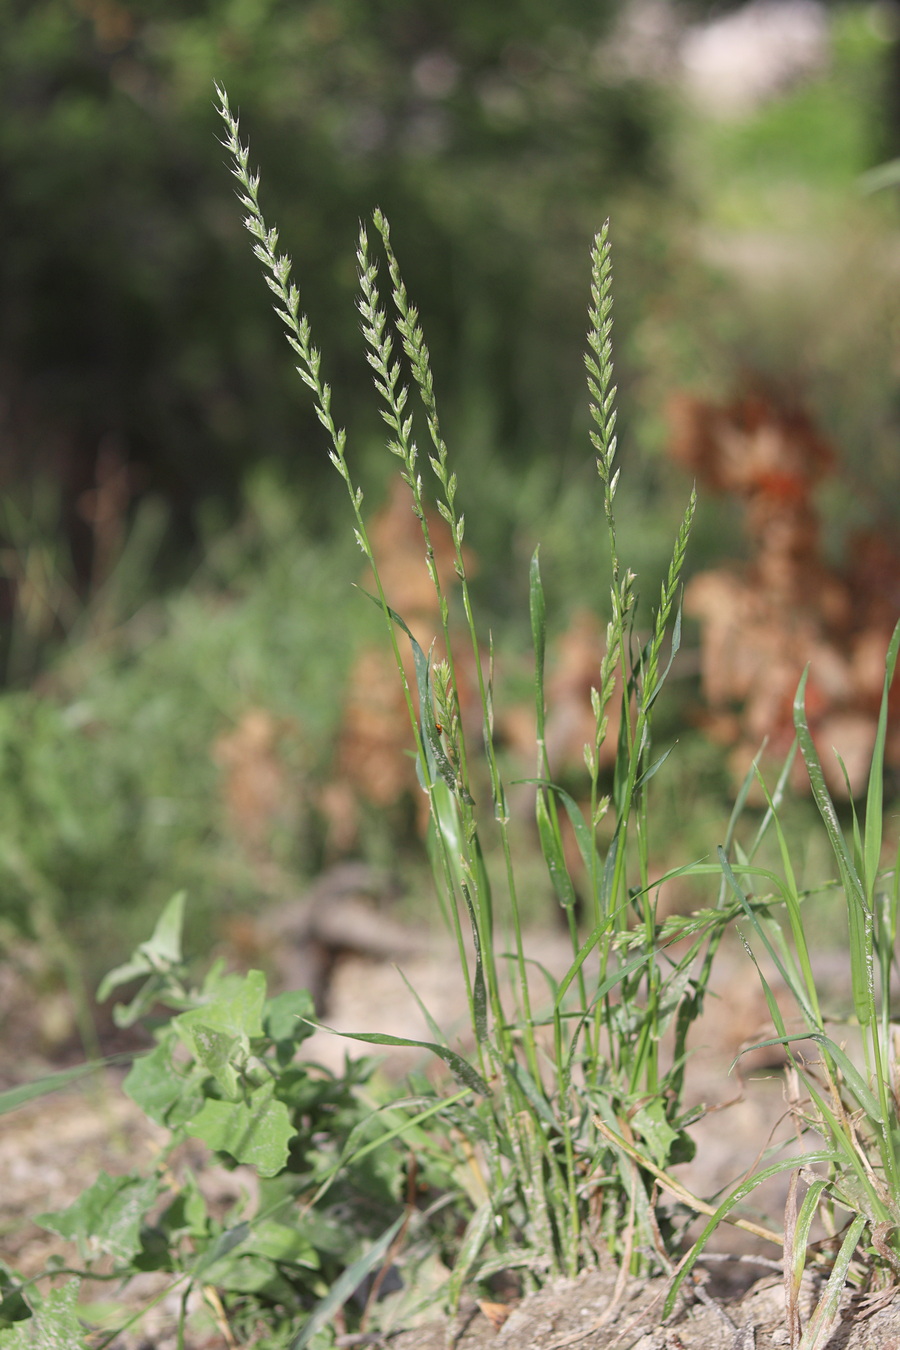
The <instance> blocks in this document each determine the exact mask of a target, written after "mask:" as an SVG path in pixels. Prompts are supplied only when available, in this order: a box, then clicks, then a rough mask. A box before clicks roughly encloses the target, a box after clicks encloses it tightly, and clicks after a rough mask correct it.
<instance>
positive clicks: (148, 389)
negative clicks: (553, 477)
mask: <svg viewBox="0 0 900 1350" xmlns="http://www.w3.org/2000/svg"><path fill="white" fill-rule="evenodd" d="M618 8H619V7H618V5H617V4H614V3H599V4H598V3H583V2H582V0H567V2H566V3H562V4H558V5H554V6H552V7H551V6H547V5H546V4H543V3H516V4H510V5H504V6H502V7H501V8H499V9H495V8H493V7H489V6H484V5H483V4H481V3H478V2H477V0H472V2H471V3H460V4H455V5H453V6H452V7H447V6H443V5H439V4H433V3H431V4H429V3H421V2H420V3H395V2H394V0H382V2H381V3H371V0H365V3H362V2H360V3H354V2H353V0H327V2H316V0H308V2H306V3H277V2H276V0H255V2H247V0H245V2H244V3H203V4H190V3H176V2H171V0H170V2H169V3H150V2H146V0H145V2H144V3H142V2H141V0H128V2H127V3H126V2H121V0H37V2H36V3H34V2H32V0H29V3H16V2H15V0H6V2H5V3H4V4H3V6H2V18H0V23H2V28H3V34H4V40H3V47H2V55H0V62H2V65H0V91H2V92H0V122H2V126H0V217H2V223H0V232H2V245H0V287H2V295H3V302H2V308H0V400H2V403H0V407H2V438H3V445H2V473H3V480H4V483H5V485H9V483H10V482H15V481H17V480H18V481H21V480H23V479H33V478H34V477H36V476H40V475H49V476H51V477H52V478H53V479H54V480H55V481H56V482H57V483H58V484H59V487H60V490H61V493H62V501H63V515H64V519H65V528H66V529H67V530H69V531H71V532H72V536H73V540H74V543H75V549H76V556H77V562H78V570H79V573H80V575H81V576H82V577H86V576H87V575H88V574H89V572H90V566H91V561H90V557H89V530H88V529H87V528H86V525H85V522H84V520H83V511H81V512H80V511H79V509H78V507H77V505H76V504H77V502H78V499H79V497H80V496H81V494H83V493H84V492H85V491H87V490H89V489H91V488H93V487H94V485H95V481H96V477H97V461H98V456H102V455H103V454H104V453H105V454H106V455H107V457H109V456H110V455H112V456H114V457H117V458H118V459H119V460H121V461H122V462H124V463H126V464H129V465H131V466H132V473H131V476H130V480H129V482H130V490H131V491H132V492H133V493H146V492H149V491H155V492H159V493H161V494H163V496H164V497H165V499H166V500H167V501H168V502H169V504H170V505H171V507H172V509H173V511H174V516H175V522H176V534H175V538H176V539H177V540H178V541H180V546H184V545H187V544H189V543H190V541H191V539H192V537H193V535H194V530H195V518H196V511H197V508H198V504H199V503H200V502H202V501H203V500H205V499H208V498H214V499H215V500H217V501H218V502H220V503H221V504H223V505H224V507H225V509H226V511H229V510H231V509H233V507H234V504H235V502H236V499H237V496H238V493H239V488H240V483H241V480H242V476H243V474H244V472H245V471H246V469H247V467H248V466H249V465H251V464H253V463H256V462H258V461H260V460H263V459H267V460H272V461H276V462H279V463H281V464H282V465H283V466H284V468H285V471H286V473H287V475H288V476H289V478H290V479H292V480H293V481H295V482H297V483H298V484H301V485H302V489H303V494H304V497H306V498H307V499H308V500H309V501H310V503H313V502H314V503H315V508H314V512H313V514H314V516H315V518H316V519H317V520H319V521H321V520H322V518H323V517H322V502H323V498H325V497H328V496H330V495H331V494H332V489H333V488H334V484H333V483H332V481H331V473H330V468H329V466H328V464H327V460H326V459H325V457H324V454H323V451H322V445H321V439H320V436H319V435H318V429H317V424H316V423H315V419H314V417H313V415H312V412H311V410H310V409H309V408H308V407H307V406H305V403H304V400H303V398H302V396H301V391H300V390H299V387H298V385H297V382H296V376H295V375H294V373H293V370H292V367H291V364H290V362H289V360H285V350H284V348H283V347H282V346H281V345H280V343H281V341H282V340H281V338H280V336H279V333H278V331H277V326H276V325H274V324H273V321H272V318H271V311H270V308H269V304H268V296H267V293H266V291H265V289H264V287H263V286H262V285H261V282H260V278H259V275H258V273H257V271H256V268H255V265H254V263H253V261H252V259H251V258H250V255H249V248H248V246H247V241H246V236H243V235H242V230H241V222H240V215H241V213H240V208H239V206H238V205H237V204H236V202H235V200H234V198H233V195H232V192H231V188H232V186H233V184H232V180H231V179H230V177H229V175H228V172H227V169H226V168H224V167H223V161H224V153H223V152H220V151H219V149H218V148H217V146H216V143H215V139H214V138H215V137H216V136H217V135H218V134H219V133H218V128H217V121H216V117H215V115H214V111H213V100H214V91H213V81H214V80H216V79H217V80H219V81H221V82H223V83H224V84H225V85H226V86H227V88H228V90H229V94H230V97H231V100H232V104H233V106H234V107H235V108H236V109H240V110H242V112H243V113H244V117H245V121H244V127H245V130H246V132H247V133H249V134H251V135H252V142H253V144H252V155H253V160H254V162H255V163H259V164H261V165H262V166H263V170H264V173H263V204H264V208H265V209H266V212H267V214H268V215H269V217H270V219H271V220H272V221H277V222H278V224H279V227H280V229H281V232H282V238H283V240H284V245H285V247H287V248H289V250H290V251H291V252H292V254H293V255H294V256H295V257H296V258H297V260H298V279H299V280H300V283H301V286H302V293H303V302H304V307H305V308H306V309H307V311H308V312H309V313H310V315H311V316H312V318H313V322H314V328H315V333H316V340H317V342H318V343H319V344H320V345H321V347H322V348H323V350H324V351H326V352H327V353H328V358H327V359H328V376H329V378H330V379H332V380H333V382H334V384H335V386H336V388H337V389H338V391H339V393H340V411H339V416H342V417H345V418H350V420H351V423H353V421H354V419H355V418H356V419H357V426H358V429H359V430H361V431H362V433H363V434H364V435H368V434H370V433H374V432H375V430H377V427H376V425H375V424H374V422H368V423H367V422H366V421H365V416H364V415H363V416H362V420H361V422H360V421H359V419H358V416H357V412H356V410H357V408H359V407H364V406H365V407H368V406H370V400H369V398H368V383H367V381H368V375H367V372H366V369H365V366H364V363H363V361H362V359H361V355H360V351H359V343H358V338H357V331H356V328H355V325H354V322H353V295H354V289H355V276H354V272H353V262H352V260H353V252H354V247H355V236H356V223H357V220H358V219H360V218H366V217H367V216H368V215H369V214H370V212H371V210H372V208H373V206H375V205H380V206H381V207H382V208H383V209H384V211H385V212H386V213H387V214H388V216H389V218H391V219H392V220H393V221H395V222H396V224H395V241H396V247H397V249H398V251H399V254H400V257H401V259H402V262H403V265H404V268H405V271H406V274H407V281H408V285H409V287H410V290H411V292H412V294H413V295H414V296H415V297H416V300H417V303H418V304H419V306H420V308H421V310H422V312H423V313H424V314H427V316H428V329H429V338H430V341H431V344H432V347H433V349H434V350H433V354H434V357H435V362H436V365H437V366H438V368H439V369H440V371H441V375H442V382H443V385H444V387H445V392H446V395H447V400H448V404H449V406H450V408H451V409H453V410H455V409H456V408H457V403H458V399H459V396H460V392H459V391H460V390H461V389H462V387H463V386H464V385H465V386H466V388H467V391H468V392H467V397H468V398H469V400H470V401H472V400H474V401H478V400H479V397H481V402H482V404H483V406H485V407H487V408H488V409H489V415H490V427H489V429H488V430H487V432H486V433H485V434H489V436H490V439H491V441H492V445H493V449H494V451H495V452H496V453H497V454H498V455H501V456H511V455H513V454H516V455H520V456H522V455H524V456H526V457H527V456H529V455H531V454H533V453H535V450H536V448H537V447H539V446H542V445H546V444H548V443H551V442H554V441H555V442H557V443H558V439H559V434H558V428H559V424H560V420H561V418H560V411H561V408H562V407H564V406H565V400H566V397H567V395H568V393H569V391H570V390H573V389H575V388H577V381H578V380H579V379H580V375H579V371H578V365H577V361H576V362H574V363H573V362H572V361H571V360H570V359H569V357H570V348H571V346H572V341H573V336H574V340H575V341H576V342H577V341H579V340H580V339H579V336H578V335H579V334H580V329H581V327H582V326H583V320H582V319H581V312H582V311H583V297H584V290H585V284H584V283H585V275H586V254H587V247H588V244H589V241H590V237H591V233H592V231H593V229H594V228H596V226H597V225H598V224H599V222H600V218H601V215H602V212H603V206H604V202H605V201H606V202H608V200H609V199H610V197H611V195H612V194H613V193H615V192H619V191H621V189H622V187H623V185H625V186H627V185H630V186H632V187H633V188H634V189H635V190H638V191H641V192H652V191H656V190H658V189H660V188H661V187H662V186H664V185H665V183H666V180H667V177H668V175H669V169H668V167H667V163H666V155H665V119H664V116H662V115H661V110H660V108H659V106H658V104H659V103H660V98H659V96H654V94H653V92H652V90H651V89H650V88H649V86H647V85H646V84H641V83H640V82H639V81H637V80H635V79H631V78H625V79H621V80H619V79H616V80H604V79H602V78H598V73H597V66H598V50H599V44H600V42H601V40H602V39H603V37H604V36H605V35H606V34H607V33H608V32H609V29H610V26H611V24H612V23H613V22H614V20H615V18H616V15H617V10H618ZM575 313H577V315H578V321H577V323H576V324H575V325H574V326H573V323H572V319H573V315H574V314H575ZM564 332H571V336H568V337H567V338H566V339H563V338H562V336H561V335H562V334H563V333H564ZM364 385H365V395H364V396H361V389H362V386H364ZM176 552H177V550H176Z"/></svg>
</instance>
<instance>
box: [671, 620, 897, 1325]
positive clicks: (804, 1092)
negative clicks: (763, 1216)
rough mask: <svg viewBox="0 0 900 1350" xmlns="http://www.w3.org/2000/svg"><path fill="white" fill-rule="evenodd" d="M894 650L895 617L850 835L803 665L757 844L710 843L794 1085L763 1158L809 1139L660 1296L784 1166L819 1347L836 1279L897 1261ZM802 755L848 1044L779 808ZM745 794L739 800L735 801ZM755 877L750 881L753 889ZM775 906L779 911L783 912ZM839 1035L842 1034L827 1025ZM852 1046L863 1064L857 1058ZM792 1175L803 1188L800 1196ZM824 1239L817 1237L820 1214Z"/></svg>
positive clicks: (790, 1294) (878, 1287) (795, 1271)
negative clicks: (785, 1135) (842, 979)
mask: <svg viewBox="0 0 900 1350" xmlns="http://www.w3.org/2000/svg"><path fill="white" fill-rule="evenodd" d="M898 651H900V623H898V624H897V626H896V627H895V629H894V632H893V636H892V638H891V640H890V643H889V645H888V650H887V657H886V668H885V677H884V688H883V692H882V699H881V709H880V714H879V719H878V726H877V730H876V735H875V743H874V746H873V750H872V757H871V762H870V768H869V779H868V789H867V793H866V802H865V817H864V820H863V821H862V822H860V820H859V816H858V813H857V809H856V806H855V803H853V798H852V794H851V792H850V784H849V779H848V778H847V773H846V769H844V766H843V763H842V762H841V768H842V769H843V772H844V777H845V780H846V781H847V796H848V798H849V799H850V801H851V821H852V832H851V839H850V841H849V842H848V841H847V839H846V837H845V834H844V831H843V830H842V828H841V825H840V821H839V818H838V814H837V811H836V810H835V807H834V803H833V801H832V799H831V795H830V793H829V791H828V788H827V787H826V784H825V776H824V773H823V771H822V765H821V761H820V758H819V753H818V751H817V749H816V745H815V743H814V741H813V737H812V735H811V733H810V729H809V722H808V720H807V714H806V705H805V693H806V680H807V673H808V672H807V673H804V675H803V677H802V679H801V681H800V684H799V686H798V689H797V694H796V697H795V700H794V725H795V728H796V733H797V737H796V741H795V744H794V747H793V749H792V751H791V753H790V755H789V757H788V759H787V761H786V763H785V766H784V769H783V771H782V774H781V777H780V780H779V783H778V784H777V786H776V788H775V791H774V792H772V793H770V792H769V790H768V788H767V787H766V784H765V782H764V781H763V778H762V775H761V774H760V773H759V771H758V769H757V768H756V767H755V766H754V768H753V769H751V772H750V774H749V775H748V777H747V781H746V783H745V789H744V793H743V794H742V795H743V796H746V792H747V791H748V790H749V787H750V785H751V782H752V781H753V780H754V778H756V779H758V781H759V783H760V785H761V786H762V789H763V792H764V793H765V796H766V800H767V803H768V810H767V812H766V815H765V816H764V818H763V821H762V823H761V825H760V828H759V830H758V831H757V834H756V838H755V839H754V841H753V844H752V846H751V847H750V848H749V849H747V850H744V849H742V848H741V847H740V846H739V845H738V844H737V843H736V842H735V843H734V846H733V847H728V848H722V847H720V848H719V850H718V854H719V864H720V866H721V869H722V873H723V878H724V884H725V885H727V887H728V888H729V890H730V891H731V892H732V893H733V895H734V896H735V897H736V898H737V901H738V904H739V905H740V908H741V917H742V919H744V920H745V921H746V936H745V937H744V945H745V947H746V950H747V953H748V955H749V956H750V958H751V959H752V960H753V962H754V964H755V965H756V967H757V971H758V974H759V979H760V981H761V983H762V988H763V992H764V994H765V997H766V1002H767V1005H768V1009H769V1013H770V1015H771V1018H772V1023H773V1025H774V1028H775V1033H776V1034H775V1036H774V1037H772V1038H771V1039H770V1040H766V1041H762V1042H760V1043H759V1044H758V1045H757V1046H751V1047H748V1049H756V1048H759V1046H768V1045H783V1046H784V1047H785V1051H786V1054H787V1058H788V1063H789V1066H790V1069H791V1073H792V1077H793V1083H794V1090H793V1092H792V1093H791V1095H790V1097H789V1103H790V1115H791V1119H792V1126H793V1128H792V1131H791V1135H790V1137H789V1139H788V1140H786V1141H782V1142H781V1143H780V1144H776V1145H774V1146H773V1147H772V1148H770V1149H769V1150H768V1155H769V1157H771V1156H773V1155H776V1154H777V1153H778V1152H780V1151H781V1148H782V1147H783V1144H784V1143H785V1142H787V1143H790V1144H795V1143H796V1140H797V1139H798V1138H799V1139H801V1140H802V1141H803V1142H804V1143H805V1142H806V1141H807V1140H808V1139H809V1138H810V1136H812V1137H813V1140H814V1142H815V1143H816V1144H817V1146H814V1147H813V1148H812V1149H810V1150H809V1151H807V1152H806V1153H803V1154H801V1155H800V1156H797V1154H796V1152H795V1151H794V1150H792V1151H791V1153H790V1154H789V1156H787V1157H781V1158H779V1159H778V1160H777V1161H774V1162H771V1161H770V1162H768V1163H767V1165H766V1166H765V1167H763V1168H762V1169H761V1170H760V1169H757V1170H756V1171H755V1172H754V1174H753V1175H752V1176H750V1177H749V1178H748V1179H746V1180H745V1181H744V1182H742V1183H741V1184H740V1185H739V1186H737V1187H736V1188H735V1189H734V1190H732V1191H731V1192H730V1194H728V1195H727V1196H726V1197H725V1199H724V1201H722V1203H721V1204H720V1205H719V1207H718V1208H717V1209H716V1211H715V1212H714V1213H713V1215H712V1218H711V1219H710V1222H709V1224H708V1225H707V1227H706V1229H705V1230H704V1232H703V1233H702V1234H701V1235H700V1237H699V1238H698V1240H697V1242H696V1244H695V1245H694V1247H693V1248H692V1250H691V1252H690V1253H689V1255H688V1258H687V1260H686V1261H685V1263H684V1265H683V1266H682V1269H681V1271H680V1273H679V1278H678V1280H677V1281H676V1282H675V1283H674V1284H673V1287H672V1289H671V1291H670V1295H669V1304H668V1306H669V1308H671V1307H672V1306H673V1301H674V1297H675V1294H676V1293H677V1289H678V1285H679V1284H680V1282H681V1280H682V1279H684V1277H685V1276H686V1275H687V1274H688V1272H689V1270H690V1269H691V1267H692V1265H693V1264H694V1262H695V1260H696V1259H697V1258H698V1257H699V1255H700V1253H701V1252H702V1250H703V1248H704V1246H705V1245H706V1242H707V1241H708V1239H709V1238H710V1237H711V1236H712V1234H713V1232H714V1231H715V1227H716V1224H717V1222H718V1221H720V1220H721V1218H722V1217H724V1215H725V1214H727V1213H728V1212H729V1211H730V1210H731V1209H732V1208H733V1207H734V1206H736V1205H737V1204H738V1203H739V1202H741V1201H742V1200H743V1199H745V1198H746V1197H747V1196H749V1195H752V1193H753V1191H754V1190H756V1188H757V1187H758V1186H759V1185H760V1184H761V1183H762V1182H763V1181H765V1180H767V1179H768V1178H769V1177H771V1176H774V1175H776V1174H777V1173H779V1172H782V1173H784V1172H789V1173H790V1174H791V1179H790V1188H789V1191H788V1200H787V1208H786V1213H785V1224H784V1267H785V1288H786V1294H787V1303H788V1319H789V1327H790V1330H791V1336H792V1339H791V1345H792V1346H799V1347H800V1350H821V1347H824V1346H825V1345H826V1343H827V1342H828V1340H829V1337H830V1336H831V1334H832V1332H833V1330H834V1327H835V1325H836V1323H837V1321H838V1318H839V1316H840V1304H841V1297H842V1294H843V1291H844V1287H845V1283H846V1282H847V1281H848V1279H849V1280H851V1281H852V1283H853V1285H854V1287H855V1288H856V1290H857V1292H867V1293H870V1294H873V1295H878V1294H881V1295H884V1294H885V1292H886V1291H887V1292H889V1291H892V1290H893V1289H894V1288H895V1285H896V1279H897V1275H898V1273H900V1128H898V1125H897V1114H898V1090H900V1083H898V1071H897V1036H896V1026H895V1020H894V1016H893V1014H892V1007H891V1004H892V1000H891V975H892V972H893V970H894V966H895V963H896V955H895V947H896V940H897V924H898V914H900V850H898V849H897V848H896V847H895V849H894V860H893V865H892V866H891V867H889V868H884V867H883V865H882V855H883V848H884V800H883V798H884V753H885V741H886V737H887V729H888V703H889V694H890V690H891V685H892V682H893V678H894V672H895V669H896V665H897V657H898ZM798 747H799V749H800V752H801V754H802V756H803V760H804V762H805V765H806V770H807V773H808V775H809V781H810V787H811V789H812V794H813V798H814V800H815V803H816V806H817V807H818V810H819V814H820V817H821V821H822V824H823V826H824V829H825V833H826V835H827V838H828V841H829V844H830V846H831V849H832V852H833V856H834V862H835V866H836V871H837V877H838V882H837V885H838V888H839V890H840V892H841V893H842V895H843V901H844V907H845V914H846V930H847V939H848V950H849V975H850V987H851V992H852V999H853V1016H852V1018H851V1019H850V1025H851V1028H852V1031H851V1044H852V1042H854V1041H855V1042H856V1053H854V1050H853V1049H852V1048H851V1049H848V1045H847V1042H846V1040H845V1036H846V1032H841V1033H833V1032H832V1031H831V1030H830V1029H829V1028H830V1024H832V1023H833V1021H834V1019H831V1018H829V1017H828V1015H827V1014H826V1012H825V1011H824V1010H823V1008H822V1005H821V1000H820V995H819V991H818V988H817V984H816V977H815V972H814V966H813V948H814V939H815V936H816V924H815V904H816V900H817V899H818V897H819V895H820V894H821V889H822V888H821V887H820V888H818V890H817V891H813V892H809V891H805V890H803V889H802V888H801V886H800V884H799V883H798V879H797V875H796V870H795V867H794V864H793V861H792V856H791V855H792V851H791V845H790V841H789V840H788V838H787V837H786V834H785V831H784V829H783V826H782V823H781V819H780V807H781V799H782V796H783V793H784V787H785V784H786V782H787V779H788V775H789V771H790V768H791V762H792V760H793V758H794V755H795V754H796V751H797V748H798ZM740 806H741V803H740V801H739V802H738V805H737V807H736V810H735V815H737V814H738V812H739V810H740ZM769 830H771V831H773V832H774V834H775V837H776V840H777V845H778V851H779V854H780V861H781V875H778V874H777V873H776V872H774V871H773V870H771V869H770V868H765V867H761V866H759V865H758V864H757V863H756V862H755V860H754V859H755V854H756V852H757V849H758V847H759V845H760V843H761V842H762V839H763V837H764V835H765V834H766V833H767V832H768V831H769ZM748 887H752V890H750V889H748ZM782 916H783V917H782ZM763 954H764V955H765V956H766V957H768V959H769V961H770V962H771V963H772V965H773V966H774V969H775V971H776V972H777V974H778V976H779V977H780V979H781V981H782V982H783V986H784V988H785V990H786V991H787V993H788V995H789V996H790V998H791V999H792V1000H793V1003H794V1004H795V1006H796V1010H797V1020H798V1021H799V1023H800V1024H801V1030H799V1031H792V1032H790V1033H789V1032H788V1029H787V1023H788V1020H789V1019H788V1017H787V1014H786V1013H785V1011H784V1009H783V1007H782V1006H781V1004H780V1003H779V1001H778V1000H777V999H776V997H775V994H774V992H773V989H772V987H771V985H770V983H769V981H768V980H767V978H766V976H765V974H764V973H763V970H762V969H761V966H760V957H762V956H763ZM838 1035H839V1036H840V1040H839V1039H836V1036H838ZM859 1051H861V1053H862V1063H859V1062H858V1061H859ZM801 1187H802V1188H803V1192H802V1200H801V1198H800V1196H801ZM817 1222H818V1224H819V1226H820V1228H821V1229H822V1230H824V1233H825V1235H826V1236H825V1240H824V1242H823V1241H819V1243H818V1244H817V1245H816V1246H815V1247H814V1246H813V1244H812V1241H811V1233H812V1230H813V1226H814V1224H815V1223H817ZM810 1260H813V1261H815V1262H816V1263H817V1264H818V1265H819V1266H820V1267H822V1266H824V1268H825V1269H826V1271H827V1272H828V1279H827V1282H826V1284H825V1287H824V1289H823V1290H822V1293H821V1295H820V1298H819V1301H818V1303H817V1305H816V1308H815V1310H814V1312H813V1313H812V1315H811V1316H810V1318H809V1320H808V1323H807V1325H806V1327H805V1328H804V1329H802V1334H801V1326H800V1314H799V1293H800V1281H801V1277H802V1275H803V1271H804V1269H805V1267H806V1265H807V1262H808V1261H810Z"/></svg>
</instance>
